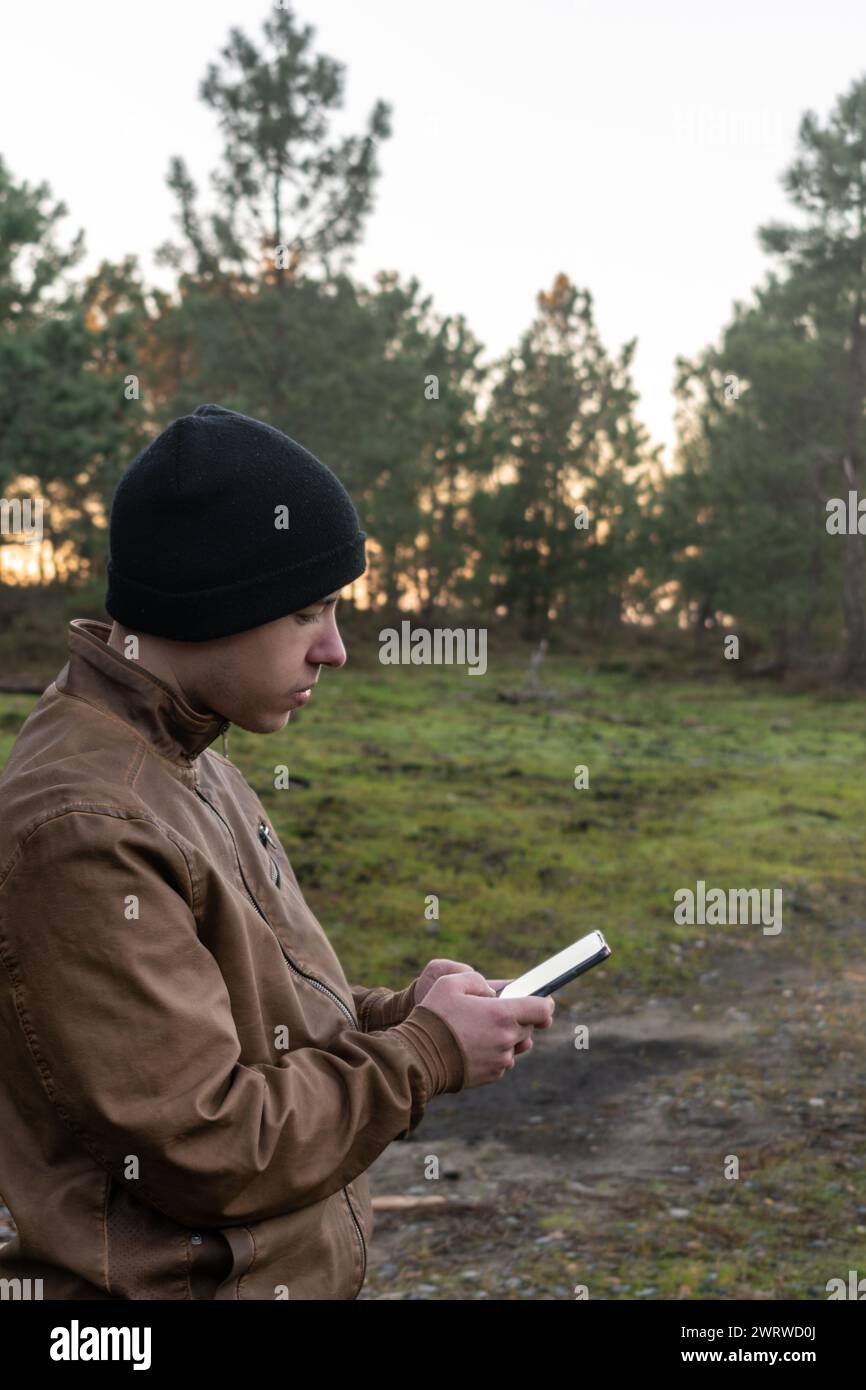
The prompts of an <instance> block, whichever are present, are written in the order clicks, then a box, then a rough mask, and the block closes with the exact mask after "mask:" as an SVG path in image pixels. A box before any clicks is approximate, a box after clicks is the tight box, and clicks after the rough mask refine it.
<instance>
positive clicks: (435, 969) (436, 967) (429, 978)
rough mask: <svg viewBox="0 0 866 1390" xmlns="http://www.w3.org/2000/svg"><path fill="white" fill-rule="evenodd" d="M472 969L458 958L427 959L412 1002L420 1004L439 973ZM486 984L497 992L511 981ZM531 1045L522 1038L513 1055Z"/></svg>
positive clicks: (454, 973)
mask: <svg viewBox="0 0 866 1390" xmlns="http://www.w3.org/2000/svg"><path fill="white" fill-rule="evenodd" d="M472 969H474V967H473V966H471V965H466V964H465V963H464V962H463V961H459V960H441V959H440V960H431V961H428V962H427V964H426V965H425V966H424V969H423V970H422V971H421V974H420V975H419V976H418V978H417V980H416V981H415V988H414V990H413V992H412V998H413V1000H414V1002H415V1003H416V1004H420V1003H421V1001H422V1000H423V998H424V995H425V994H427V992H428V991H429V990H430V989H431V988H432V986H433V985H435V983H436V981H437V980H438V979H439V977H440V976H441V975H456V974H458V973H459V972H460V971H462V970H472ZM487 984H488V985H489V986H490V988H491V989H492V990H493V991H494V993H496V994H498V993H499V991H500V990H501V989H504V988H505V986H506V985H510V984H511V981H510V980H488V981H487ZM531 1047H532V1038H531V1036H530V1037H528V1038H524V1039H523V1041H522V1042H519V1043H518V1044H517V1046H516V1047H515V1049H514V1055H515V1057H519V1056H520V1055H521V1054H522V1053H524V1052H528V1051H529V1050H530V1048H531Z"/></svg>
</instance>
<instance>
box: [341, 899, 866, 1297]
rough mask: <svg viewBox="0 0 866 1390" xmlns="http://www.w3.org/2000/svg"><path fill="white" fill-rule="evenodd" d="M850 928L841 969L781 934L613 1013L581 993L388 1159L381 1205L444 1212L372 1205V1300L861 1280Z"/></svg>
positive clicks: (864, 1190)
mask: <svg viewBox="0 0 866 1390" xmlns="http://www.w3.org/2000/svg"><path fill="white" fill-rule="evenodd" d="M813 930H814V928H813ZM847 932H848V935H849V937H850V947H851V950H852V951H856V952H857V954H856V956H854V958H853V961H852V964H851V965H850V966H849V967H848V968H847V969H845V970H843V971H842V972H841V973H839V974H836V975H835V976H833V977H831V978H824V979H817V978H816V976H815V974H814V972H813V970H812V969H811V968H810V967H809V966H808V965H807V964H805V963H804V961H803V959H802V958H798V957H797V954H796V953H795V951H794V950H793V949H792V948H791V947H790V946H788V945H782V944H781V941H780V940H779V941H776V940H774V941H773V942H772V949H767V948H766V947H765V949H763V950H756V951H752V952H751V954H748V955H746V954H745V953H743V952H738V951H737V950H736V949H733V948H731V946H730V945H728V946H727V947H726V948H725V949H724V950H723V951H717V952H715V953H714V954H713V956H712V958H711V959H707V961H706V968H705V969H704V970H703V971H702V973H701V975H700V978H699V982H698V984H697V985H696V987H695V988H694V989H693V990H690V991H689V992H688V994H687V996H686V997H685V998H676V997H670V998H665V997H661V996H655V997H653V998H650V999H646V998H639V997H635V996H625V997H623V996H622V995H620V996H618V998H617V1006H618V1008H617V1012H616V1013H615V1014H614V1013H611V1012H610V1011H609V1009H606V1008H605V1007H603V1006H600V1005H595V1006H594V1005H593V1002H592V998H591V995H590V993H589V992H588V991H587V990H585V989H584V993H583V995H581V989H582V988H583V986H582V985H581V983H580V982H576V983H575V984H574V985H572V986H570V987H569V990H568V992H567V993H566V994H564V995H562V996H560V1002H559V1003H558V1007H557V1015H556V1021H555V1023H554V1026H553V1027H552V1028H551V1029H550V1030H549V1031H548V1032H546V1033H545V1034H541V1035H537V1039H536V1043H535V1046H534V1047H533V1049H532V1051H531V1052H530V1053H528V1054H526V1055H525V1056H524V1057H522V1058H519V1059H518V1065H517V1067H516V1068H515V1070H514V1071H513V1072H511V1073H510V1074H509V1075H507V1076H506V1077H505V1078H503V1080H502V1081H501V1082H499V1083H497V1084H495V1085H492V1086H487V1087H481V1088H478V1089H475V1090H472V1091H469V1092H464V1093H461V1094H459V1095H452V1096H446V1097H439V1098H437V1099H436V1100H435V1101H434V1103H433V1104H432V1105H431V1107H430V1109H429V1110H428V1112H427V1115H426V1116H425V1118H424V1120H423V1122H422V1124H421V1125H420V1126H419V1128H418V1129H417V1130H416V1131H415V1134H414V1135H413V1136H412V1138H411V1139H410V1140H408V1141H405V1142H402V1143H395V1144H392V1145H391V1146H390V1148H389V1149H388V1150H387V1151H386V1152H385V1153H384V1154H383V1155H382V1156H381V1158H380V1159H379V1160H378V1161H377V1162H376V1163H375V1164H374V1165H373V1167H372V1168H371V1170H370V1179H371V1187H372V1191H373V1196H374V1199H375V1198H376V1197H378V1196H380V1195H383V1194H416V1195H422V1196H430V1195H438V1196H444V1197H446V1198H447V1201H448V1206H447V1207H444V1208H441V1209H439V1210H436V1211H435V1212H430V1211H427V1212H423V1211H422V1210H416V1211H414V1212H413V1211H404V1212H391V1211H379V1210H377V1212H376V1229H375V1234H374V1237H373V1242H372V1248H371V1251H370V1258H369V1272H368V1279H367V1283H366V1286H365V1289H364V1292H363V1294H362V1297H365V1298H384V1299H401V1298H425V1299H427V1298H450V1299H453V1298H460V1299H466V1298H469V1299H472V1298H519V1299H524V1298H532V1299H543V1298H550V1299H553V1298H556V1299H560V1298H569V1299H572V1298H574V1297H575V1292H574V1288H575V1286H576V1285H586V1286H587V1289H588V1296H589V1297H590V1298H611V1297H624V1298H635V1297H643V1298H653V1297H656V1298H671V1297H674V1298H676V1297H679V1298H690V1297H695V1298H723V1299H730V1298H749V1299H765V1298H766V1299H775V1298H781V1297H785V1298H801V1299H810V1298H822V1299H824V1298H826V1297H827V1291H826V1280H827V1279H829V1278H831V1277H834V1276H836V1275H841V1276H843V1277H844V1276H845V1275H846V1274H847V1270H848V1269H849V1268H859V1269H860V1272H861V1274H866V1175H864V1164H866V1119H864V1108H866V1107H864V1101H866V1043H864V1029H863V1000H864V989H866V955H864V933H863V923H862V922H854V921H852V922H850V923H849V924H848V926H847ZM705 954H707V956H709V952H706V953H705ZM702 964H703V962H702ZM581 999H582V1000H583V1001H585V1002H578V1001H579V1000H581ZM579 1023H586V1024H588V1025H589V1044H590V1045H589V1048H588V1049H586V1050H578V1049H576V1048H575V1046H574V1028H575V1025H576V1024H579ZM429 1155H435V1156H436V1158H437V1159H438V1162H439V1173H440V1176H439V1178H438V1180H435V1179H431V1178H426V1177H425V1160H427V1158H428V1156H429ZM727 1155H736V1157H737V1158H738V1160H739V1165H740V1166H739V1178H738V1179H736V1180H733V1179H731V1178H727V1177H726V1176H725V1162H726V1156H727ZM729 1171H730V1170H729ZM858 1260H859V1265H858Z"/></svg>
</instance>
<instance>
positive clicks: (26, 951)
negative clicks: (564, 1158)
mask: <svg viewBox="0 0 866 1390" xmlns="http://www.w3.org/2000/svg"><path fill="white" fill-rule="evenodd" d="M365 539H366V537H365V535H364V533H363V532H362V531H360V530H359V525H358V517H357V514H356V512H355V509H354V507H353V505H352V502H351V500H350V498H349V496H348V494H347V493H346V491H345V489H344V488H343V486H342V484H341V483H340V482H339V481H338V479H337V478H336V477H335V476H334V474H333V473H332V472H331V471H330V470H329V469H328V468H327V467H325V465H323V464H322V463H320V462H319V460H318V459H316V458H314V457H313V456H312V455H311V454H309V453H308V452H307V451H306V450H305V449H303V448H302V447H301V446H300V445H299V444H297V443H296V442H295V441H294V440H292V439H290V438H289V437H288V436H287V435H284V434H282V433H281V432H280V431H278V430H275V429H273V428H271V427H270V426H268V425H265V424H263V423H261V422H260V421H257V420H253V419H250V418H249V417H247V416H244V415H239V414H237V413H236V412H233V411H227V410H224V409H223V408H221V407H220V406H215V405H205V406H200V407H199V408H198V409H197V410H196V411H195V412H194V413H193V414H192V415H188V416H183V417H181V418H180V419H178V420H175V421H174V422H173V423H172V424H171V425H170V426H169V427H168V428H167V429H166V430H165V431H164V432H163V433H162V434H161V435H159V437H158V438H157V439H155V440H154V441H153V442H152V443H151V444H150V445H149V446H148V447H147V448H146V449H145V450H144V451H143V452H142V453H141V454H139V456H138V458H136V459H135V460H134V461H133V463H132V464H131V465H130V467H129V469H128V470H127V472H126V473H125V474H124V476H123V478H122V479H121V482H120V484H119V486H118V488H117V492H116V494H115V497H114V501H113V504H112V509H111V518H110V529H109V550H110V559H109V565H108V588H107V593H106V600H105V607H106V609H107V611H108V613H109V615H110V616H111V617H112V619H113V620H114V621H113V624H112V625H111V626H109V625H108V624H107V623H98V622H90V621H87V620H84V619H74V620H73V621H72V622H71V623H70V631H69V660H68V662H67V664H66V665H65V666H64V668H63V670H62V671H61V672H60V673H59V674H58V676H57V678H56V680H55V681H53V682H52V684H51V685H50V686H49V687H48V689H47V690H46V691H45V693H44V694H43V695H42V697H41V698H40V700H39V701H38V703H37V704H36V706H35V707H34V709H33V711H32V712H31V714H30V716H29V718H28V719H27V720H26V722H25V724H24V725H23V727H22V729H21V732H20V734H19V737H18V739H17V741H16V743H15V746H14V748H13V750H12V754H11V756H10V759H9V762H8V764H7V766H6V768H5V770H4V772H3V775H2V777H0V805H2V807H3V815H2V821H0V960H2V966H3V969H2V971H0V1054H2V1059H3V1060H2V1074H0V1193H2V1196H3V1199H4V1200H5V1202H6V1203H7V1205H8V1206H9V1208H10V1210H11V1213H12V1217H13V1220H14V1223H15V1227H16V1234H15V1235H14V1237H13V1238H12V1240H10V1241H9V1242H7V1243H6V1244H5V1245H4V1246H2V1247H0V1278H2V1279H15V1278H20V1279H21V1280H26V1279H31V1280H37V1279H38V1280H41V1281H42V1285H41V1296H42V1297H43V1298H52V1299H157V1298H168V1299H278V1298H294V1299H298V1298H300V1299H320V1298H337V1299H353V1298H356V1297H357V1295H358V1293H359V1292H360V1290H361V1288H362V1286H363V1283H364V1278H365V1273H366V1262H367V1247H368V1242H369V1240H370V1236H371V1233H372V1229H373V1216H372V1208H371V1202H370V1195H369V1188H368V1180H367V1176H366V1170H367V1169H368V1167H369V1166H370V1164H371V1163H372V1162H373V1161H374V1159H375V1158H377V1157H378V1155H379V1154H380V1153H381V1152H382V1151H383V1150H384V1149H385V1148H386V1147H387V1146H388V1144H389V1143H391V1141H392V1140H394V1139H398V1138H404V1137H405V1136H406V1135H408V1134H409V1133H410V1132H411V1131H412V1130H413V1129H414V1127H415V1126H416V1125H417V1124H418V1122H419V1121H420V1119H421V1117H422V1115H423V1113H424V1110H425V1108H426V1106H427V1104H428V1102H429V1101H430V1099H431V1097H432V1096H435V1095H438V1094H439V1093H441V1092H445V1091H449V1092H451V1091H458V1090H460V1089H461V1088H464V1087H471V1086H479V1085H483V1084H485V1083H487V1082H491V1081H495V1080H497V1079H498V1078H499V1077H501V1076H502V1075H504V1073H505V1072H506V1071H507V1070H509V1069H510V1068H511V1067H513V1065H514V1058H515V1057H516V1056H517V1055H519V1054H520V1053H522V1052H524V1051H526V1050H528V1049H529V1048H530V1047H531V1046H532V1039H531V1034H532V1030H533V1028H534V1027H547V1026H548V1025H549V1023H550V1021H551V1019H552V1015H553V1001H552V1000H549V999H534V998H531V999H523V1000H508V1001H505V1000H499V999H498V998H497V997H496V989H497V988H498V987H500V986H501V984H502V983H503V982H502V981H491V982H487V981H486V980H485V979H484V978H483V977H482V976H481V975H480V974H479V973H478V972H477V971H475V970H473V969H472V968H471V967H470V966H468V965H465V964H464V963H462V962H456V961H443V960H434V961H431V962H430V963H429V964H428V965H427V966H426V967H425V969H424V970H423V971H422V972H421V974H420V975H419V976H418V977H417V979H415V980H414V981H413V982H412V983H411V984H409V985H408V986H407V987H406V988H405V989H403V990H398V991H392V990H388V989H384V988H381V987H380V988H365V987H363V986H360V985H350V984H349V982H348V981H347V979H346V976H345V975H344V973H343V969H342V967H341V965H340V962H339V960H338V959H337V956H336V954H335V952H334V950H333V948H332V947H331V945H330V943H329V941H328V939H327V937H326V935H325V933H324V932H323V930H322V928H321V926H320V925H319V923H318V921H317V920H316V918H315V917H314V915H313V913H312V912H311V911H310V909H309V907H308V906H307V904H306V902H305V901H304V898H303V896H302V894H301V890H300V888H299V886H298V882H297V879H296V877H295V874H294V871H293V869H292V866H291V864H290V863H289V860H288V858H287V856H286V854H285V851H284V850H283V848H282V846H281V844H280V842H279V840H278V839H277V836H276V834H275V832H274V829H273V827H272V825H271V823H270V819H269V816H268V813H267V811H266V810H265V808H264V806H263V805H262V803H261V801H260V800H259V798H258V797H257V796H256V794H255V792H254V791H253V790H252V788H251V787H250V786H249V784H248V783H247V782H246V781H245V779H244V778H243V777H242V776H241V774H240V772H239V771H238V770H237V768H235V767H234V766H233V765H232V763H231V762H230V761H229V760H228V758H227V757H224V756H222V755H220V754H219V753H218V752H215V751H214V750H213V749H212V748H211V744H212V743H213V742H214V741H215V740H216V739H217V737H218V736H219V735H220V734H223V733H224V732H225V731H226V730H227V728H228V726H229V724H230V723H236V724H238V725H239V726H240V727H241V728H244V729H248V730H251V731H253V732H256V733H271V732H274V731H275V730H277V729H281V728H283V727H284V725H285V724H286V721H287V720H288V719H289V717H290V714H291V711H292V710H293V709H296V708H298V707H299V706H300V704H302V703H304V702H306V701H307V700H308V699H310V698H311V696H312V698H315V696H314V695H312V692H313V688H314V687H315V685H316V684H317V682H318V680H319V678H320V675H321V672H322V668H323V667H333V668H334V669H335V670H336V669H339V667H341V666H342V665H343V663H344V662H345V659H346V653H345V649H344V647H343V644H342V642H341V640H340V636H339V633H338V631H337V624H336V616H335V609H336V602H337V598H338V595H339V592H340V589H341V588H342V587H343V586H344V585H345V584H347V583H349V582H350V581H351V580H353V579H355V578H357V577H358V575H360V574H362V573H363V572H364V570H365V568H366V560H365V555H364V541H365ZM270 775H272V774H271V771H270V770H268V772H267V777H269V776H270ZM263 780H266V778H265V779H263ZM4 1287H5V1286H4ZM35 1287H37V1286H35V1285H31V1288H35Z"/></svg>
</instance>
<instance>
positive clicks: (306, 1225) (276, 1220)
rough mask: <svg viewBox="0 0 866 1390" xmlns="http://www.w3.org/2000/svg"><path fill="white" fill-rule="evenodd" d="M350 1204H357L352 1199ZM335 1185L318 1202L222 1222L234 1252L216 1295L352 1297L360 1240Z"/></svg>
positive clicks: (359, 1270)
mask: <svg viewBox="0 0 866 1390" xmlns="http://www.w3.org/2000/svg"><path fill="white" fill-rule="evenodd" d="M353 1205H354V1209H355V1210H357V1209H358V1208H359V1205H360V1204H359V1202H358V1201H357V1199H356V1200H355V1202H354V1204H353ZM352 1212H353V1207H352V1206H350V1204H349V1201H348V1200H347V1196H346V1191H345V1189H344V1188H340V1190H339V1192H333V1193H332V1194H331V1195H330V1197H325V1198H324V1199H323V1201H321V1202H314V1203H313V1204H312V1205H311V1206H309V1207H303V1208H302V1209H301V1210H300V1211H292V1212H287V1213H285V1214H284V1215H281V1216H273V1217H270V1218H269V1219H268V1220H267V1221H257V1222H255V1223H253V1224H251V1225H247V1226H223V1227H221V1228H220V1229H221V1232H222V1234H223V1235H224V1236H225V1237H226V1239H227V1240H228V1241H230V1243H231V1245H232V1249H233V1250H234V1252H235V1258H234V1261H233V1264H232V1268H231V1271H230V1273H229V1275H228V1277H227V1278H226V1280H225V1282H224V1283H223V1284H221V1285H220V1287H219V1290H218V1291H217V1293H216V1294H215V1295H214V1297H215V1298H216V1299H242V1300H246V1299H267V1300H268V1301H272V1300H274V1299H290V1300H301V1301H303V1300H307V1299H347V1300H349V1299H354V1298H356V1297H357V1295H358V1293H359V1291H360V1288H361V1284H362V1282H363V1277H364V1265H365V1258H364V1253H363V1249H364V1242H363V1237H362V1236H361V1235H359V1232H358V1227H357V1225H356V1220H355V1217H354V1216H353V1214H352Z"/></svg>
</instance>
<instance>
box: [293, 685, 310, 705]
mask: <svg viewBox="0 0 866 1390" xmlns="http://www.w3.org/2000/svg"><path fill="white" fill-rule="evenodd" d="M312 693H313V687H312V686H308V688H307V689H306V690H293V691H292V693H291V695H290V696H289V699H290V700H291V702H292V708H293V709H294V708H296V707H298V706H300V705H305V704H306V703H307V701H308V700H309V699H310V697H311V696H312Z"/></svg>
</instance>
